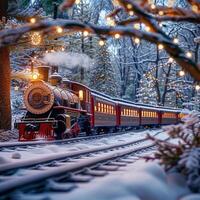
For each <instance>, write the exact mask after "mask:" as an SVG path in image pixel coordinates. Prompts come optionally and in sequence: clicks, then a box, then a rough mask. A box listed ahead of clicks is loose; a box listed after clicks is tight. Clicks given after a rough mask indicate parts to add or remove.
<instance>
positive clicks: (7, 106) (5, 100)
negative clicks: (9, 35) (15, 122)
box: [0, 0, 11, 130]
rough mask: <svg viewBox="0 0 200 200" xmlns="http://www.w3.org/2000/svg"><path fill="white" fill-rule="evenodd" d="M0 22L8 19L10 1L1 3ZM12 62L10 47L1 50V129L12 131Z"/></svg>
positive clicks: (4, 0) (3, 0) (2, 0)
mask: <svg viewBox="0 0 200 200" xmlns="http://www.w3.org/2000/svg"><path fill="white" fill-rule="evenodd" d="M0 8H1V9H0V20H2V17H7V9H8V1H6V0H1V1H0ZM10 80H11V77H10V61H9V49H8V47H2V48H0V129H5V130H8V129H11V103H10Z"/></svg>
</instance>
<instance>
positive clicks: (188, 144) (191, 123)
mask: <svg viewBox="0 0 200 200" xmlns="http://www.w3.org/2000/svg"><path fill="white" fill-rule="evenodd" d="M182 121H183V124H178V125H170V126H167V127H164V130H165V131H166V132H167V133H168V135H169V136H170V138H173V140H172V141H171V142H169V140H159V139H157V138H155V137H152V136H150V135H148V138H150V139H151V140H153V141H154V142H155V143H156V144H157V146H158V151H157V152H156V153H155V154H154V157H152V159H158V160H159V161H160V164H162V165H163V166H164V167H165V169H166V170H167V171H168V170H171V169H173V170H176V171H178V172H180V173H182V174H183V175H185V176H186V179H187V183H188V185H189V187H190V188H191V189H192V190H193V191H196V192H200V119H199V117H198V114H190V115H188V116H187V117H185V118H184V119H183V120H182Z"/></svg>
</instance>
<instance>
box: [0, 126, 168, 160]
mask: <svg viewBox="0 0 200 200" xmlns="http://www.w3.org/2000/svg"><path fill="white" fill-rule="evenodd" d="M157 132H161V130H159V129H157V130H152V131H150V132H149V131H133V132H129V133H126V134H123V135H117V136H112V137H105V138H101V139H95V140H87V141H80V142H78V143H74V144H73V143H71V144H70V143H69V144H63V145H61V144H60V145H59V144H58V145H55V144H53V145H52V144H51V145H50V144H49V145H45V146H38V147H37V146H34V147H31V146H30V147H29V149H24V148H21V147H17V148H16V149H12V150H11V149H9V148H8V149H6V148H5V149H4V151H1V152H0V164H5V163H11V162H19V161H23V160H31V159H39V158H44V157H49V156H51V155H55V154H62V153H69V152H78V151H81V150H87V149H94V148H96V147H98V146H109V145H113V144H117V143H125V142H130V141H133V140H138V139H141V138H144V137H145V136H146V134H147V133H150V134H152V135H154V134H156V133H157ZM158 137H166V135H165V134H160V135H158ZM9 143H12V142H9ZM149 143H151V142H150V141H149ZM145 144H146V143H145Z"/></svg>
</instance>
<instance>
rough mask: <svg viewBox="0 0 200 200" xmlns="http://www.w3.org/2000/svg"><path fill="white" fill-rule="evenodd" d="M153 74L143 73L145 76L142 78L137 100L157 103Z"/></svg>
mask: <svg viewBox="0 0 200 200" xmlns="http://www.w3.org/2000/svg"><path fill="white" fill-rule="evenodd" d="M153 78H154V77H153V76H147V74H144V75H143V78H142V79H141V80H140V87H139V89H138V90H137V95H136V98H137V102H139V103H145V104H154V105H155V104H156V102H157V101H156V97H157V94H156V91H155V87H154V80H153Z"/></svg>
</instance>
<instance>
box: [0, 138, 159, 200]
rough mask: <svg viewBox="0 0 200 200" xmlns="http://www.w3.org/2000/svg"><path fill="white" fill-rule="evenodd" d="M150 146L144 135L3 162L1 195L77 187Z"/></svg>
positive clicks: (124, 162)
mask: <svg viewBox="0 0 200 200" xmlns="http://www.w3.org/2000/svg"><path fill="white" fill-rule="evenodd" d="M152 148H155V144H154V143H152V142H150V141H148V140H147V139H145V138H143V139H140V140H132V141H129V142H123V143H119V144H115V145H108V146H100V147H97V148H93V149H87V150H82V151H78V152H71V153H61V154H56V155H53V156H48V157H43V158H40V159H39V160H38V159H32V160H26V161H19V162H15V163H8V164H3V165H1V168H0V196H1V197H2V199H7V198H11V197H12V195H15V192H16V191H20V192H23V193H26V192H28V191H34V192H36V193H38V192H44V191H46V190H55V188H57V189H58V188H60V190H66V191H68V190H71V189H73V188H75V187H76V184H75V183H76V182H88V181H90V180H91V179H93V178H94V177H96V176H104V175H106V174H107V172H108V171H112V170H116V169H117V168H118V167H120V166H124V165H126V164H127V163H129V162H130V161H131V159H130V156H135V155H136V154H137V153H141V152H144V151H145V152H146V151H147V150H148V151H149V150H152ZM72 182H75V183H73V184H72ZM55 186H56V187H55Z"/></svg>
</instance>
